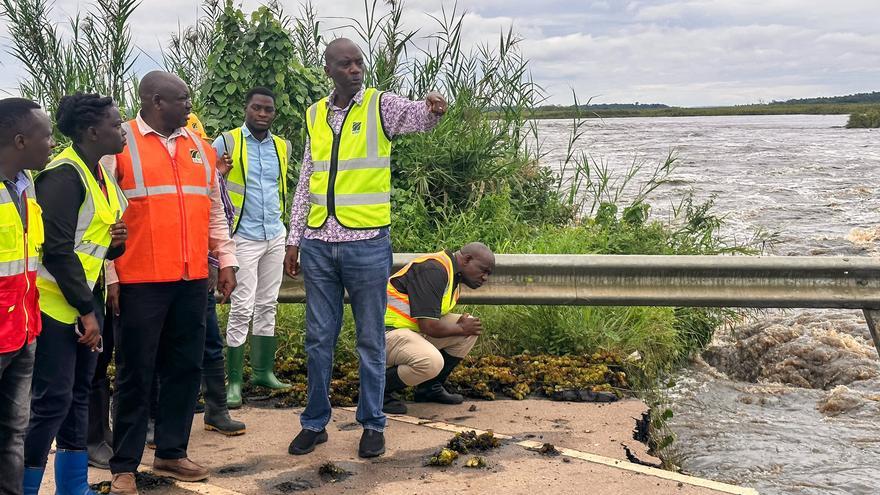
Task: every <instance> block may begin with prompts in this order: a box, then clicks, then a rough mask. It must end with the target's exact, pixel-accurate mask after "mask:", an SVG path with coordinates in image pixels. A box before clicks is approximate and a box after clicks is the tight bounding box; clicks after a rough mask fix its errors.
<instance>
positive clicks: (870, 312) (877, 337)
mask: <svg viewBox="0 0 880 495" xmlns="http://www.w3.org/2000/svg"><path fill="white" fill-rule="evenodd" d="M862 312H864V313H865V320H866V321H867V322H868V330H869V331H870V332H871V338H872V339H874V347H876V348H877V354H878V355H880V333H877V322H878V321H880V310H877V309H863V310H862Z"/></svg>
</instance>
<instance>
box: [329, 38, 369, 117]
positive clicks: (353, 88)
mask: <svg viewBox="0 0 880 495" xmlns="http://www.w3.org/2000/svg"><path fill="white" fill-rule="evenodd" d="M324 72H325V73H326V74H327V76H328V77H330V79H332V80H333V85H334V86H335V88H336V95H337V98H339V97H340V96H341V97H342V100H343V101H342V103H343V104H347V103H348V101H349V100H350V98H351V97H352V96H354V95H355V94H356V93H357V92H358V91H359V90H360V89H361V86H363V84H364V54H363V53H361V49H360V48H358V46H357V45H356V44H355V43H354V41H351V40H350V39H348V38H336V39H335V40H333V41H331V42H330V43H327V49H326V50H324ZM334 103H336V104H339V102H338V101H337V102H334Z"/></svg>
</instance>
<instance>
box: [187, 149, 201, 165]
mask: <svg viewBox="0 0 880 495" xmlns="http://www.w3.org/2000/svg"><path fill="white" fill-rule="evenodd" d="M189 157H190V158H192V162H193V163H196V164H199V165H201V164H202V154H201V153H199V150H194V149H190V150H189Z"/></svg>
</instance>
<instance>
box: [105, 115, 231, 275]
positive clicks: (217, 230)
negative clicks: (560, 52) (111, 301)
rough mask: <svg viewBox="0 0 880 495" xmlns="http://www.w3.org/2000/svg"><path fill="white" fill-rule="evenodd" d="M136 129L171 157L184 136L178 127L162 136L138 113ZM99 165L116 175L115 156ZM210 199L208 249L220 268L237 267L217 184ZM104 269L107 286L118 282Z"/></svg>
mask: <svg viewBox="0 0 880 495" xmlns="http://www.w3.org/2000/svg"><path fill="white" fill-rule="evenodd" d="M136 121H137V127H138V131H139V132H140V133H141V135H142V136H146V135H147V134H155V135H156V136H157V137H159V139H161V140H162V142H163V143H165V147H166V148H167V149H168V153H169V154H171V155H172V156H173V155H174V151H175V149H176V145H177V143H176V141H177V138H179V137H183V136H184V135H185V134H184V133H185V132H186V131H185V130H184V128H183V127H179V128H177V129H175V130H174V132H172V133H171V135H170V136H163V135H162V134H161V133H159V132H158V131H156V130H155V129H153V128H152V127H150V125H149V124H147V123H146V122H145V121H144V119H143V118H142V117H141V114H140V113H138V116H137V119H136ZM101 164H102V165H104V168H105V169H107V173H110V174H114V175H116V176H117V177H118V175H117V174H116V156H115V155H107V156H105V157H104V158H101ZM210 199H211V214H210V221H209V222H210V223H209V225H208V247H209V248H210V249H211V251H212V252H213V253H215V254H216V256H217V258H218V259H219V260H220V267H221V268H226V267H230V266H231V267H237V266H238V260H236V258H235V241H233V240H232V238H231V237H230V236H229V224H228V223H227V221H226V214H225V213H224V210H223V199H222V198H221V197H220V185H219V183H217V184H216V185H215V187H212V188H211V191H210ZM128 227H129V229H131V228H132V226H131V225H129V226H128ZM106 266H107V268H106V272H107V273H106V276H107V284H114V283H117V282H118V281H119V279H118V277H117V275H116V270H115V268H114V267H113V263H110V262H108V263H107V265H106Z"/></svg>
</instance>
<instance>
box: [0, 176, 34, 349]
mask: <svg viewBox="0 0 880 495" xmlns="http://www.w3.org/2000/svg"><path fill="white" fill-rule="evenodd" d="M24 173H25V175H26V176H27V178H28V185H27V188H26V190H25V194H24V196H23V197H22V199H23V201H21V202H20V204H21V208H22V213H25V215H24V218H22V213H19V209H18V208H16V206H15V203H13V197H12V194H15V193H14V191H9V190H7V189H6V185H5V184H4V183H3V182H2V181H0V294H2V297H0V315H2V317H0V353H7V352H13V351H15V350H18V349H21V347H22V345H24V344H28V343H30V342H33V341H34V339H35V338H36V337H37V335H39V334H40V329H41V328H42V325H41V321H42V320H41V319H40V306H39V303H38V301H37V286H36V278H37V268H38V267H39V253H40V250H41V247H42V244H43V237H44V235H43V219H42V209H41V208H40V205H39V204H37V193H36V190H35V189H34V183H33V180H32V178H31V173H30V172H29V171H25V172H24ZM22 220H24V222H25V223H26V225H27V229H25V223H23V221H22Z"/></svg>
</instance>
